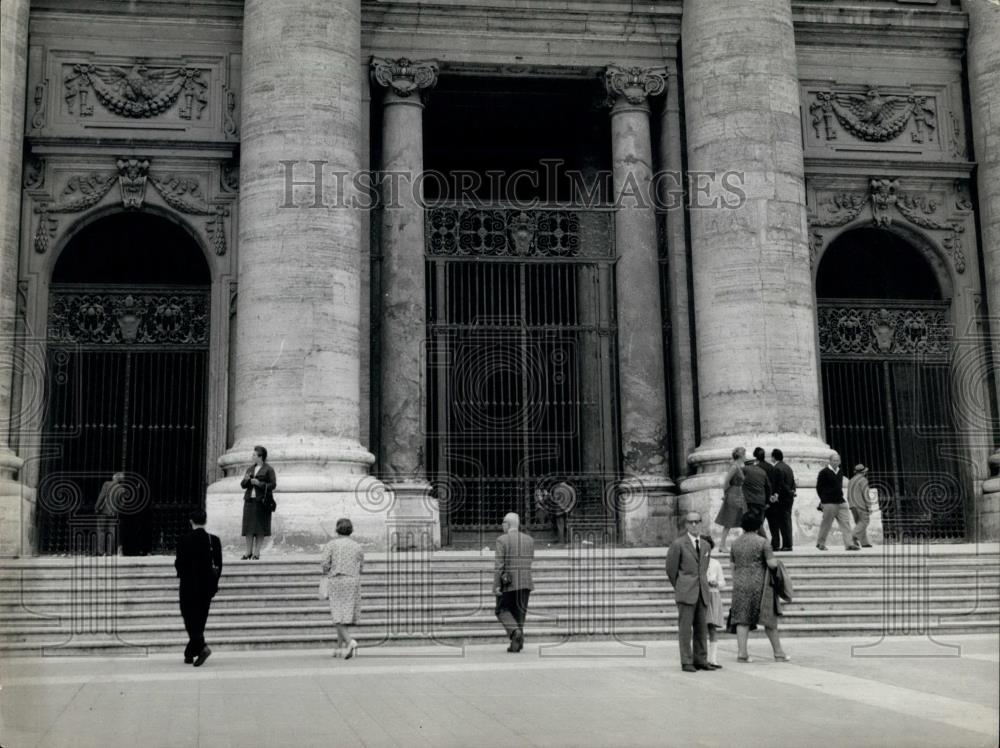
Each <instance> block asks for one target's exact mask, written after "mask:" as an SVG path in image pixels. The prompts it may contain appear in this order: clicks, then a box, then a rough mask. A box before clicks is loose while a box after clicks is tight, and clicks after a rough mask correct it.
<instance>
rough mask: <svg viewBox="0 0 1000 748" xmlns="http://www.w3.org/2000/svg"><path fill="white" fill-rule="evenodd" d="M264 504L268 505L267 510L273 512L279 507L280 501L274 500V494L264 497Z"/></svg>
mask: <svg viewBox="0 0 1000 748" xmlns="http://www.w3.org/2000/svg"><path fill="white" fill-rule="evenodd" d="M264 506H266V507H267V511H269V512H273V511H274V510H275V509H277V508H278V502H276V501H275V500H274V496H268V497H267V498H266V499H264Z"/></svg>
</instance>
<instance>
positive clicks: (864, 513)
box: [847, 463, 872, 548]
mask: <svg viewBox="0 0 1000 748" xmlns="http://www.w3.org/2000/svg"><path fill="white" fill-rule="evenodd" d="M847 506H848V507H850V509H851V516H852V517H853V518H854V532H853V537H854V542H855V543H857V544H858V545H860V546H861V547H862V548H871V547H872V544H871V543H869V542H868V520H869V518H870V517H871V508H870V505H869V503H868V468H866V467H865V466H864V465H862V464H860V463H859V464H857V465H855V466H854V475H853V476H851V479H850V480H849V481H848V482H847Z"/></svg>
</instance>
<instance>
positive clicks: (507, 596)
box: [496, 590, 531, 638]
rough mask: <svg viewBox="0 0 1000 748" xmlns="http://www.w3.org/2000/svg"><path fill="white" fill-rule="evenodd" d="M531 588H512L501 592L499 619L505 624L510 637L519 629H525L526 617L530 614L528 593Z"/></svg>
mask: <svg viewBox="0 0 1000 748" xmlns="http://www.w3.org/2000/svg"><path fill="white" fill-rule="evenodd" d="M530 594H531V590H510V591H509V592H502V593H500V599H499V600H498V601H497V609H496V614H497V620H498V621H500V623H502V624H503V627H504V629H505V630H506V631H507V637H508V638H510V637H511V636H513V635H514V632H515V631H517V630H518V629H521V630H523V629H524V617H525V616H526V615H527V614H528V595H530Z"/></svg>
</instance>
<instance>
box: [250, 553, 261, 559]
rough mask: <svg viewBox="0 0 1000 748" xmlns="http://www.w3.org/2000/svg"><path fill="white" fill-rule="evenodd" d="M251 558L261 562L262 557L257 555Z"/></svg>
mask: <svg viewBox="0 0 1000 748" xmlns="http://www.w3.org/2000/svg"><path fill="white" fill-rule="evenodd" d="M250 558H252V559H253V560H254V561H260V556H258V555H257V554H256V553H255V554H253V555H252V556H251V557H250Z"/></svg>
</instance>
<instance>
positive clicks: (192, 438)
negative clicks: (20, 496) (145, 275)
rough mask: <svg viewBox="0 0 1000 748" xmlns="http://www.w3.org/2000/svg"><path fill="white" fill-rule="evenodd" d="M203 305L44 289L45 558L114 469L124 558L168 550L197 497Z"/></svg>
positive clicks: (183, 299) (176, 295)
mask: <svg viewBox="0 0 1000 748" xmlns="http://www.w3.org/2000/svg"><path fill="white" fill-rule="evenodd" d="M209 309H210V307H209V291H208V290H207V289H204V288H179V287H148V286H145V287H130V288H122V287H115V286H89V285H88V286H83V285H65V286H53V287H52V290H51V298H50V309H49V320H48V392H47V401H46V419H45V423H46V427H45V432H44V435H43V454H44V455H45V457H44V459H43V462H42V471H41V476H40V480H39V486H38V510H39V517H38V530H39V548H40V550H41V551H42V552H45V553H64V552H69V551H71V550H72V548H71V540H72V539H71V534H72V528H73V526H74V524H79V523H80V521H83V520H86V519H88V518H90V517H93V516H94V503H95V501H96V500H97V498H98V494H99V492H100V489H101V486H102V484H103V483H104V482H105V481H108V480H110V479H111V476H112V474H113V473H116V472H122V473H124V474H125V481H124V483H125V488H124V489H123V490H122V491H119V492H116V501H117V503H118V504H119V505H120V506H119V507H118V509H119V511H118V517H117V522H115V523H114V524H115V530H116V531H117V535H118V537H119V538H120V539H121V542H122V545H123V548H124V550H125V552H127V553H147V552H157V551H167V552H169V551H172V550H173V549H174V547H175V544H176V540H177V537H178V536H179V535H180V534H181V533H182V532H184V531H185V530H186V529H187V514H188V512H190V510H191V509H192V508H193V507H194V506H201V505H202V502H203V500H204V488H205V439H206V415H207V414H206V406H207V380H208V343H209V338H208V323H209Z"/></svg>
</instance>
